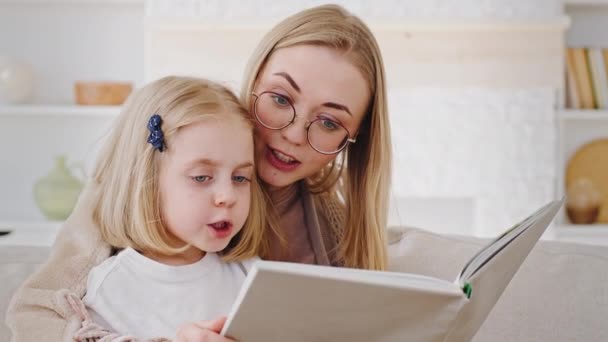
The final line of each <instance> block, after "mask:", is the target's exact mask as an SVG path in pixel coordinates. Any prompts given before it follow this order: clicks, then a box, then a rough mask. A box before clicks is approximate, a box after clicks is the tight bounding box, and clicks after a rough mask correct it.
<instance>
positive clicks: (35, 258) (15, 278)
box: [0, 246, 50, 341]
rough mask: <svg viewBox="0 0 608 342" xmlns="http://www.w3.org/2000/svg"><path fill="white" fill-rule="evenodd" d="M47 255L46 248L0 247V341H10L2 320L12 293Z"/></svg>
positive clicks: (47, 249) (47, 248) (48, 251)
mask: <svg viewBox="0 0 608 342" xmlns="http://www.w3.org/2000/svg"><path fill="white" fill-rule="evenodd" d="M49 253H50V247H46V246H44V247H43V246H0V274H1V275H2V281H0V341H9V340H10V333H9V330H8V328H7V327H6V325H5V324H4V318H5V315H6V310H7V308H8V303H9V301H10V299H11V297H12V295H13V293H14V292H15V290H17V288H18V287H19V286H20V285H21V283H23V281H24V280H25V278H27V277H28V276H29V275H30V274H31V273H32V272H33V271H34V270H35V269H36V268H38V267H39V266H40V265H41V264H42V263H43V262H44V261H45V260H46V258H47V257H48V255H49Z"/></svg>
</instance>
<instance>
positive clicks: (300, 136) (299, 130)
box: [281, 116, 308, 146]
mask: <svg viewBox="0 0 608 342" xmlns="http://www.w3.org/2000/svg"><path fill="white" fill-rule="evenodd" d="M306 127H307V121H306V120H304V119H302V118H299V117H297V116H296V117H295V119H294V121H293V122H292V123H291V125H289V126H287V127H285V128H283V129H282V130H281V136H283V138H284V139H285V140H287V141H289V142H290V143H292V144H294V145H297V146H300V145H304V144H306V139H308V138H307V137H306V134H307V131H306Z"/></svg>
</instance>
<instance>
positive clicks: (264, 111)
mask: <svg viewBox="0 0 608 342" xmlns="http://www.w3.org/2000/svg"><path fill="white" fill-rule="evenodd" d="M294 115H295V109H294V108H293V106H292V105H291V102H289V100H288V99H287V98H286V97H285V96H282V95H279V94H275V93H262V94H260V96H259V97H258V99H257V101H256V103H255V116H256V119H257V120H258V121H259V122H260V123H261V124H262V125H263V126H266V127H268V128H273V129H281V128H283V127H286V126H287V125H289V124H290V123H291V121H292V120H293V117H294Z"/></svg>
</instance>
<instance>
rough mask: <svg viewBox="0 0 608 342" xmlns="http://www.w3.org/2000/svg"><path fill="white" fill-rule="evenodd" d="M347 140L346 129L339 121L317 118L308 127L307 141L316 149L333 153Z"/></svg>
mask: <svg viewBox="0 0 608 342" xmlns="http://www.w3.org/2000/svg"><path fill="white" fill-rule="evenodd" d="M347 140H348V131H347V130H346V128H344V127H343V126H342V125H340V124H339V123H337V122H335V121H332V120H328V119H317V120H315V121H313V122H312V123H311V124H310V127H309V128H308V142H309V143H310V145H311V146H312V147H313V148H314V149H315V150H317V151H319V152H322V153H335V152H337V151H339V150H341V149H342V148H343V147H344V146H345V145H346V142H347Z"/></svg>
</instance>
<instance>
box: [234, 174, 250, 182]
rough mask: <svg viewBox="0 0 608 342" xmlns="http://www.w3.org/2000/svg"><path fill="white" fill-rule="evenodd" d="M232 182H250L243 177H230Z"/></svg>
mask: <svg viewBox="0 0 608 342" xmlns="http://www.w3.org/2000/svg"><path fill="white" fill-rule="evenodd" d="M232 180H233V181H235V182H237V183H246V182H250V181H251V180H250V179H249V178H247V177H245V176H234V177H232Z"/></svg>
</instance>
